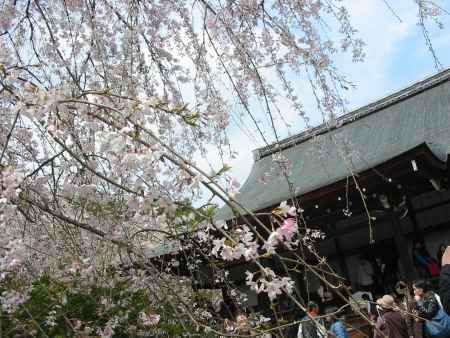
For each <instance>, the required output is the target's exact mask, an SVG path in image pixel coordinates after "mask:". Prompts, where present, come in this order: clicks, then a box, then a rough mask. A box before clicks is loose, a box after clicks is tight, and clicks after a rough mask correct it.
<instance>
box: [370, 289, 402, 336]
mask: <svg viewBox="0 0 450 338" xmlns="http://www.w3.org/2000/svg"><path fill="white" fill-rule="evenodd" d="M377 309H378V311H379V313H380V315H379V317H378V319H377V323H376V326H375V327H376V330H375V334H374V338H382V337H388V338H408V328H407V326H406V322H405V319H404V318H403V316H402V315H401V313H400V312H399V311H397V310H396V307H395V302H394V297H392V296H391V295H384V296H383V297H382V298H380V299H378V300H377Z"/></svg>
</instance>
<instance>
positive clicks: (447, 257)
mask: <svg viewBox="0 0 450 338" xmlns="http://www.w3.org/2000/svg"><path fill="white" fill-rule="evenodd" d="M439 295H440V297H441V302H442V307H443V308H444V310H445V312H447V314H448V315H450V246H447V249H445V252H444V255H443V256H442V269H441V276H440V279H439Z"/></svg>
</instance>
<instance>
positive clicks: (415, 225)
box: [406, 197, 422, 238]
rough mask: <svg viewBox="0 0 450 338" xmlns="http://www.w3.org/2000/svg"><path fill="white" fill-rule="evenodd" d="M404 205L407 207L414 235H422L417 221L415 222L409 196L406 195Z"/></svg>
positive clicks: (414, 214) (415, 218)
mask: <svg viewBox="0 0 450 338" xmlns="http://www.w3.org/2000/svg"><path fill="white" fill-rule="evenodd" d="M406 206H407V208H408V213H409V220H410V221H411V224H412V226H413V233H414V237H415V238H419V237H422V231H421V230H420V227H419V223H418V222H417V217H416V212H415V210H414V208H413V205H412V203H411V199H410V198H409V197H406Z"/></svg>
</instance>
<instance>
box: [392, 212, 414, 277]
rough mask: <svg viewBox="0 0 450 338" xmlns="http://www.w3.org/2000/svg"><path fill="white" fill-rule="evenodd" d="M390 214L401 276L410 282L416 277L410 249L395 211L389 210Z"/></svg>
mask: <svg viewBox="0 0 450 338" xmlns="http://www.w3.org/2000/svg"><path fill="white" fill-rule="evenodd" d="M390 214H391V215H390V216H391V225H392V233H393V235H394V242H395V246H396V247H397V252H398V256H399V258H400V264H401V265H402V267H403V271H404V273H405V276H401V277H403V278H404V280H405V281H407V282H412V281H413V280H414V279H415V277H416V272H415V270H414V264H413V261H412V257H411V255H410V250H408V244H407V242H406V238H405V235H404V234H403V230H402V225H401V223H400V220H399V218H398V214H397V213H396V212H394V211H391V213H390Z"/></svg>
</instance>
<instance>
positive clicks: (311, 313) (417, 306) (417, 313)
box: [224, 242, 450, 338]
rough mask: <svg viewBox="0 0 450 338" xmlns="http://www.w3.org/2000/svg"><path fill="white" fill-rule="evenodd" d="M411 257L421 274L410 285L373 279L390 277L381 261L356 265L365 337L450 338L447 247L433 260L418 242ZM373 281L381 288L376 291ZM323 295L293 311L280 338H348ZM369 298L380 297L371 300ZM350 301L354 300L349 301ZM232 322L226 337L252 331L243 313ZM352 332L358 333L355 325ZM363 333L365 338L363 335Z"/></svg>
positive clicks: (344, 324)
mask: <svg viewBox="0 0 450 338" xmlns="http://www.w3.org/2000/svg"><path fill="white" fill-rule="evenodd" d="M412 256H413V261H414V263H415V264H417V265H416V267H417V269H418V274H419V276H421V279H419V280H416V281H415V282H413V283H412V284H408V283H407V282H405V281H398V282H396V283H395V282H394V283H393V285H392V286H390V283H392V281H391V280H392V276H385V277H384V276H383V275H381V276H377V277H374V276H373V275H374V273H375V272H378V273H380V272H381V273H382V274H383V272H384V271H389V273H390V274H392V272H391V271H390V270H389V268H385V267H384V266H383V264H384V263H383V262H382V261H377V264H378V266H376V267H373V266H371V265H370V264H367V263H364V262H363V263H362V264H361V265H360V270H362V271H363V272H367V274H366V275H364V274H363V275H362V276H360V278H359V279H358V282H359V283H360V284H359V286H360V287H361V289H362V290H363V291H360V293H361V297H360V299H359V301H358V302H357V304H358V305H359V306H360V309H361V312H360V313H359V314H358V315H359V317H361V314H362V315H363V316H364V317H365V319H364V321H365V323H366V324H369V323H371V325H370V326H371V329H370V331H371V333H370V334H369V336H372V337H374V338H382V337H388V338H446V337H448V338H450V316H449V314H450V246H448V247H447V246H441V247H440V248H439V251H438V253H437V257H436V259H433V260H431V258H430V255H429V253H428V251H427V250H426V249H425V246H424V245H423V244H421V243H419V242H418V243H414V245H413V249H412ZM434 262H438V263H437V264H439V265H438V274H437V276H436V278H439V287H437V288H436V287H435V288H433V287H432V284H431V283H430V277H433V274H435V273H436V271H435V270H436V267H434V266H433V267H431V265H432V264H434ZM377 279H378V282H379V283H380V282H381V283H384V285H381V286H378V287H377V286H376V285H377V284H376V280H377ZM378 285H380V284H378ZM319 290H320V288H319ZM322 291H323V292H322V293H323V297H322V298H321V299H322V301H310V302H308V304H307V306H306V313H305V312H303V313H302V312H297V313H296V314H294V315H293V316H292V318H291V323H290V325H286V328H285V329H283V330H281V331H282V332H283V336H284V337H289V338H325V337H335V338H349V337H351V336H353V335H352V334H350V333H351V332H349V330H348V329H349V325H348V321H347V320H346V318H345V316H344V315H342V313H340V312H339V311H328V310H329V309H325V306H324V305H326V304H327V302H324V301H323V300H324V299H326V298H327V297H326V293H327V292H326V290H322ZM319 294H320V292H319ZM383 294H384V295H383ZM372 295H380V296H379V298H378V299H377V300H375V299H373V298H372ZM319 299H320V297H319ZM352 299H353V297H352V298H351V299H350V303H351V301H352ZM353 300H354V299H353ZM318 303H319V304H318ZM319 307H321V308H319ZM319 310H325V311H323V312H320V311H319ZM335 310H336V309H335ZM235 318H236V319H235V320H228V319H227V320H225V323H224V324H225V327H224V330H225V331H226V332H227V333H229V334H232V333H239V334H247V335H252V334H255V333H256V332H254V331H253V330H252V326H253V325H252V324H251V321H250V320H249V317H248V316H247V315H246V314H245V313H239V314H238V315H236V317H235ZM367 326H369V325H367ZM351 329H352V330H353V331H354V332H355V331H356V332H358V330H357V329H356V328H355V327H352V328H351ZM355 329H356V330H355ZM278 331H280V330H277V332H278ZM281 331H280V332H281ZM359 333H362V331H359ZM365 333H366V336H367V331H366V332H365ZM359 336H362V335H359ZM264 337H265V338H266V337H274V336H273V335H272V333H267V334H266V335H265V336H264Z"/></svg>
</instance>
